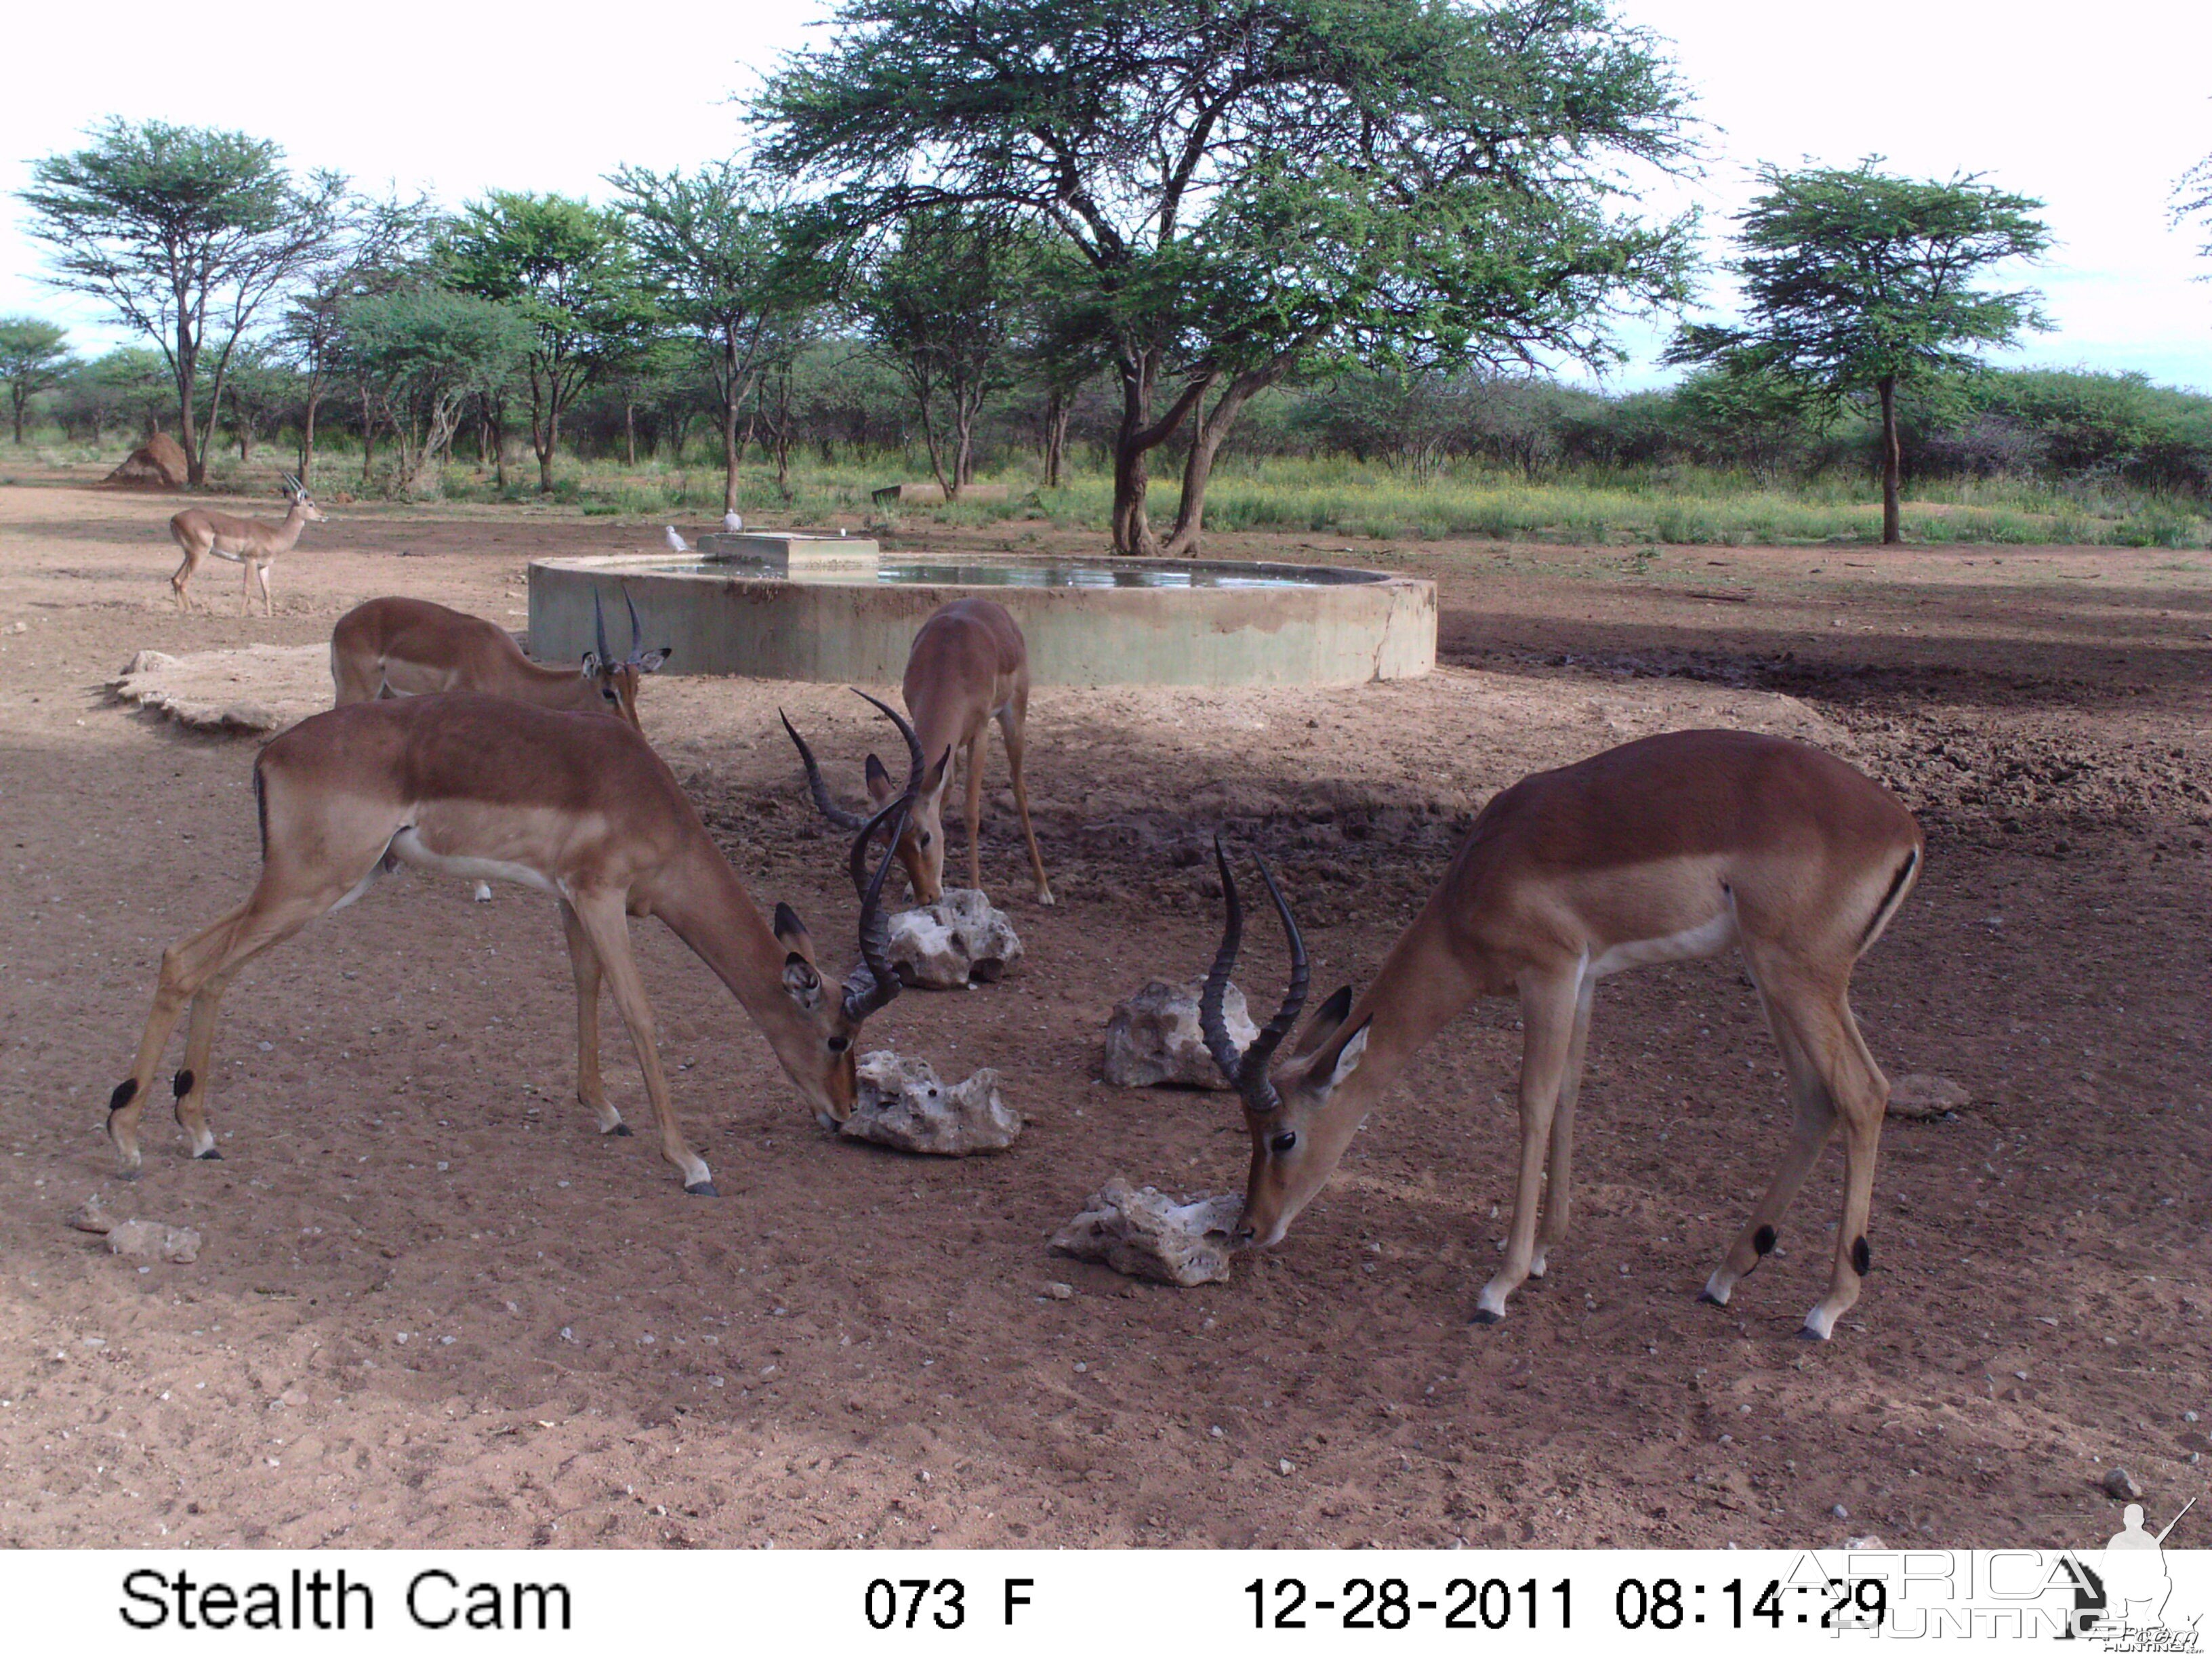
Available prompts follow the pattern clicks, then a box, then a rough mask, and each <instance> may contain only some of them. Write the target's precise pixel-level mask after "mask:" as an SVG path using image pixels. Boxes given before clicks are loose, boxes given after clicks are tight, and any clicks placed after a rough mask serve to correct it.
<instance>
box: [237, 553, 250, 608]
mask: <svg viewBox="0 0 2212 1659" xmlns="http://www.w3.org/2000/svg"><path fill="white" fill-rule="evenodd" d="M240 564H241V565H242V566H243V567H244V568H243V569H242V571H241V572H240V576H239V580H240V581H241V582H243V583H244V584H245V589H244V591H243V592H241V593H240V596H239V601H238V614H239V615H240V616H241V617H250V616H252V614H253V561H252V560H251V559H244V560H240Z"/></svg>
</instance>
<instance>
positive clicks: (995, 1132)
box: [838, 1048, 1022, 1158]
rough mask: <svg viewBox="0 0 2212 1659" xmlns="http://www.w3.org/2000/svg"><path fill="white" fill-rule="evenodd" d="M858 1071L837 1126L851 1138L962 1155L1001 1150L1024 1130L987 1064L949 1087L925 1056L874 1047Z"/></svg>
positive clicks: (940, 1154) (949, 1155) (948, 1155)
mask: <svg viewBox="0 0 2212 1659" xmlns="http://www.w3.org/2000/svg"><path fill="white" fill-rule="evenodd" d="M859 1071H860V1099H859V1100H858V1101H856V1102H855V1103H854V1107H853V1115H852V1116H850V1117H848V1118H847V1119H846V1120H845V1121H844V1122H843V1123H842V1125H841V1126H839V1130H838V1133H841V1134H843V1135H845V1136H847V1137H848V1139H854V1140H872V1141H874V1142H876V1143H877V1144H878V1146H896V1147H897V1148H898V1149H899V1150H900V1151H901V1152H930V1153H933V1154H935V1155H936V1156H938V1157H939V1158H965V1157H967V1156H968V1155H969V1153H971V1152H1000V1151H1002V1150H1004V1149H1005V1148H1006V1147H1008V1146H1012V1144H1013V1140H1014V1137H1015V1136H1016V1135H1018V1134H1019V1133H1021V1132H1022V1120H1021V1115H1020V1114H1019V1113H1018V1112H1016V1111H1015V1110H1013V1109H1012V1108H1011V1107H1009V1106H1008V1105H1007V1104H1006V1102H1005V1101H1003V1100H1001V1099H1000V1098H999V1074H998V1073H996V1072H994V1071H992V1070H991V1069H990V1068H989V1067H987V1066H986V1067H985V1068H984V1069H983V1070H981V1071H980V1072H978V1073H975V1076H973V1077H971V1078H969V1079H968V1080H967V1081H966V1082H965V1083H960V1084H950V1085H948V1084H945V1083H943V1082H941V1081H939V1079H938V1075H937V1073H936V1071H935V1070H934V1069H933V1067H932V1066H930V1064H929V1062H928V1061H927V1060H902V1059H901V1058H900V1057H899V1056H898V1055H896V1054H893V1053H892V1052H891V1051H890V1049H888V1048H878V1049H877V1050H876V1051H875V1052H874V1053H873V1054H863V1055H862V1056H861V1057H860V1067H859Z"/></svg>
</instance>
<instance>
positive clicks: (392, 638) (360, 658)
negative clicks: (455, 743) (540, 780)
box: [331, 592, 670, 726]
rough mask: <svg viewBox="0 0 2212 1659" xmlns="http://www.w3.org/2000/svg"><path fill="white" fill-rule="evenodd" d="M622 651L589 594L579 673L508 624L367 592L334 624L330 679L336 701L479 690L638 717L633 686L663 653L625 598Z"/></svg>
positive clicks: (574, 710) (632, 720)
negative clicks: (537, 655) (522, 641)
mask: <svg viewBox="0 0 2212 1659" xmlns="http://www.w3.org/2000/svg"><path fill="white" fill-rule="evenodd" d="M623 599H624V600H625V601H626V602H629V655H628V656H626V657H623V658H619V659H617V657H616V656H615V655H614V654H613V653H611V652H610V651H609V650H608V649H607V619H606V616H605V612H604V611H602V610H600V608H599V595H598V593H596V592H594V593H593V594H592V623H593V625H594V627H595V628H596V629H598V636H599V637H598V644H599V649H598V650H596V651H586V653H584V663H583V668H582V671H580V672H579V671H575V670H574V669H567V668H544V667H540V666H539V665H538V664H536V663H534V662H532V661H531V660H530V659H529V658H527V657H526V656H524V655H523V654H522V647H520V646H518V645H517V644H515V642H514V640H513V636H512V635H509V634H508V633H507V630H506V629H503V628H501V627H500V626H498V625H497V624H496V623H488V622H486V621H484V619H483V617H471V616H470V615H469V614H468V613H467V612H465V611H449V610H447V608H446V607H445V606H444V605H433V604H431V603H430V602H429V601H428V599H370V600H368V602H367V603H365V604H362V605H356V606H355V607H354V608H353V609H352V610H350V611H347V612H346V613H345V615H344V616H343V617H339V618H338V623H337V627H336V628H334V629H331V680H332V681H333V682H334V683H335V684H336V685H337V706H338V707H339V708H344V707H345V706H346V705H347V704H348V703H353V702H368V700H369V699H371V698H372V697H380V696H401V697H413V696H422V695H423V694H424V693H426V692H432V691H484V692H489V694H490V695H492V696H496V697H510V698H512V699H513V700H514V701H515V702H527V703H533V704H535V705H536V706H537V707H538V708H553V709H560V710H563V711H565V712H567V713H568V714H614V715H618V716H619V717H620V718H622V719H623V720H627V721H628V722H629V724H630V725H632V726H636V725H637V724H638V719H637V688H638V682H639V680H640V679H641V678H643V677H644V676H645V675H647V674H651V673H653V672H656V671H658V670H659V667H660V665H661V664H663V663H665V662H666V661H667V660H668V658H669V655H670V653H669V651H668V649H667V647H662V648H661V649H660V650H658V651H648V650H647V649H645V641H644V638H643V634H642V630H641V629H640V628H639V626H638V620H637V605H636V604H635V602H630V601H629V593H628V592H624V593H623Z"/></svg>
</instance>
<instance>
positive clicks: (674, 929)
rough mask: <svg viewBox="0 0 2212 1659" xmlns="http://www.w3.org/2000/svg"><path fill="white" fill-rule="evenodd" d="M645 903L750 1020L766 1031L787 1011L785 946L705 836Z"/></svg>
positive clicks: (676, 865)
mask: <svg viewBox="0 0 2212 1659" xmlns="http://www.w3.org/2000/svg"><path fill="white" fill-rule="evenodd" d="M648 902H649V904H650V906H651V908H652V912H653V915H656V916H659V918H660V919H661V921H664V922H665V923H667V924H668V927H669V931H670V932H671V933H674V934H675V935H676V937H677V938H678V939H682V940H683V941H684V944H686V945H690V947H691V950H692V951H693V953H694V954H695V955H696V956H697V957H698V958H699V959H700V960H701V961H702V962H703V963H706V964H707V966H708V967H709V968H711V969H714V976H715V977H716V978H717V979H719V980H720V981H722V983H723V984H725V985H726V986H728V987H730V993H731V994H732V995H733V996H734V997H736V998H737V1000H738V1002H740V1003H741V1004H743V1005H744V1010H745V1012H747V1013H749V1014H750V1015H751V1016H752V1017H753V1018H754V1019H756V1020H757V1021H758V1022H760V1023H761V1024H763V1026H765V1025H768V1024H769V1022H770V1020H771V1019H773V1018H778V1017H781V1015H782V1014H783V1013H784V1012H786V1011H787V1009H788V1008H789V1006H790V997H789V995H788V994H787V993H786V992H785V990H784V988H783V958H784V955H785V951H784V946H783V945H782V943H781V940H779V939H777V938H776V936H775V933H772V932H770V931H769V925H768V924H767V923H766V922H765V921H762V920H761V916H760V912H759V911H758V910H757V909H756V908H754V907H753V901H752V896H751V895H750V894H749V893H747V892H746V891H745V890H744V884H743V883H742V882H740V881H739V880H738V875H737V872H736V871H734V870H732V869H731V868H730V864H729V860H727V859H726V858H724V857H723V856H722V855H721V854H720V852H719V851H718V850H716V848H715V847H714V843H713V842H710V841H708V839H707V836H706V832H705V831H704V830H702V831H700V833H699V844H698V845H696V846H695V847H694V848H692V849H691V851H690V853H688V854H685V855H684V857H683V858H681V859H679V860H677V862H676V864H675V866H674V867H673V868H672V869H671V871H670V872H669V873H668V874H667V875H666V876H665V877H664V878H662V879H661V880H660V881H659V883H657V884H655V887H654V890H653V892H652V893H651V894H650V895H649V896H648Z"/></svg>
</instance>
